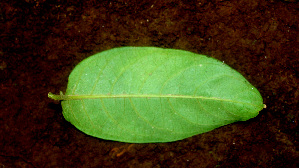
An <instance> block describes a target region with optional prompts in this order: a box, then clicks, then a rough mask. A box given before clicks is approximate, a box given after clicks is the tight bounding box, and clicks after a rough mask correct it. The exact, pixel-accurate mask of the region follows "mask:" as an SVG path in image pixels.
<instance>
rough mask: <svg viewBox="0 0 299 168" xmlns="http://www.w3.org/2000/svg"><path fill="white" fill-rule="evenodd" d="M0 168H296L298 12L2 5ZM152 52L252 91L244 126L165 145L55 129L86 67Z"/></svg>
mask: <svg viewBox="0 0 299 168" xmlns="http://www.w3.org/2000/svg"><path fill="white" fill-rule="evenodd" d="M0 10H1V13H0V20H1V26H0V29H1V30H0V35H1V37H0V41H1V44H0V46H1V47H0V75H1V76H0V77H1V78H0V85H1V87H0V93H1V95H0V109H1V113H0V133H1V135H0V136H1V139H0V167H5V168H6V167H36V168H39V167H155V168H159V167H296V165H297V166H298V160H299V159H298V154H299V153H298V150H297V149H296V146H298V107H297V106H298V99H299V92H298V69H299V67H298V65H299V61H298V60H299V59H298V41H299V37H298V3H297V2H296V1H294V0H289V1H283V0H268V1H265V0H250V1H248V0H232V1H221V0H212V1H207V0H197V1H193V0H191V1H188V2H187V0H186V2H184V1H179V0H165V1H161V0H143V1H142V0H118V1H113V2H112V1H111V2H110V1H96V0H85V1H83V0H82V1H79V0H77V1H76V0H70V1H67V0H15V1H11V0H2V1H1V9H0ZM119 46H158V47H165V48H177V49H183V50H188V51H192V52H196V53H201V54H206V55H209V56H211V57H215V58H217V59H219V60H221V61H224V62H225V63H226V64H228V65H229V66H231V67H233V68H234V69H236V70H237V71H239V72H240V73H241V74H243V75H244V76H245V78H247V79H248V80H249V81H250V82H251V83H252V84H253V85H254V86H256V87H257V88H258V90H259V91H260V92H261V94H262V96H263V98H264V103H265V104H267V108H266V109H264V110H262V111H261V112H260V114H259V115H258V116H257V117H256V118H253V119H251V120H249V121H246V122H238V123H234V124H230V125H227V126H224V127H221V128H218V129H215V130H213V131H211V132H208V133H205V134H201V135H197V136H194V137H191V138H187V139H185V140H181V141H177V142H172V143H154V144H133V145H130V144H126V143H120V142H113V141H107V140H102V139H97V138H93V137H90V136H87V135H85V134H84V133H82V132H80V131H78V130H77V129H76V128H75V127H74V126H72V125H71V124H70V123H68V122H67V121H65V120H64V118H63V116H62V109H61V106H60V103H59V102H56V101H52V100H50V99H49V98H48V97H47V94H48V92H50V91H51V92H54V93H59V91H60V90H62V91H65V89H66V85H67V78H68V75H69V74H70V72H71V70H72V69H73V68H74V66H75V65H76V64H78V63H79V62H80V61H82V60H83V59H84V58H86V57H88V56H90V55H92V54H94V53H97V52H100V51H103V50H107V49H110V48H114V47H119Z"/></svg>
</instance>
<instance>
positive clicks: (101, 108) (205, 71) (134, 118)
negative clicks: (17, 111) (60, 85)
mask: <svg viewBox="0 0 299 168" xmlns="http://www.w3.org/2000/svg"><path fill="white" fill-rule="evenodd" d="M49 97H51V98H53V99H56V100H62V102H61V104H62V108H63V115H64V117H65V119H66V120H67V121H69V122H71V123H72V124H73V125H74V126H75V127H77V128H78V129H79V130H81V131H83V132H84V133H86V134H88V135H91V136H95V137H98V138H102V139H107V140H115V141H121V142H132V143H148V142H170V141H176V140H181V139H184V138H187V137H190V136H193V135H196V134H200V133H204V132H207V131H210V130H213V129H215V128H217V127H220V126H223V125H227V124H230V123H233V122H236V121H246V120H248V119H250V118H253V117H255V116H256V115H258V112H259V111H260V110H261V109H263V107H264V105H263V99H262V96H261V95H260V93H259V91H258V90H257V89H256V88H255V87H254V86H252V85H251V84H250V83H249V82H248V81H247V80H246V79H245V78H244V77H243V76H242V75H241V74H240V73H238V72H237V71H235V70H234V69H232V68H230V67H229V66H227V65H226V64H223V63H222V62H220V61H218V60H216V59H214V58H211V57H207V56H204V55H199V54H195V53H191V52H188V51H183V50H176V49H162V48H156V47H121V48H115V49H111V50H108V51H104V52H101V53H98V54H95V55H93V56H91V57H89V58H87V59H85V60H83V61H82V62H80V63H79V64H78V65H77V66H76V67H75V69H74V70H73V71H72V72H71V74H70V76H69V81H68V86H67V90H66V93H65V95H63V94H61V95H53V94H51V93H49Z"/></svg>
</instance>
